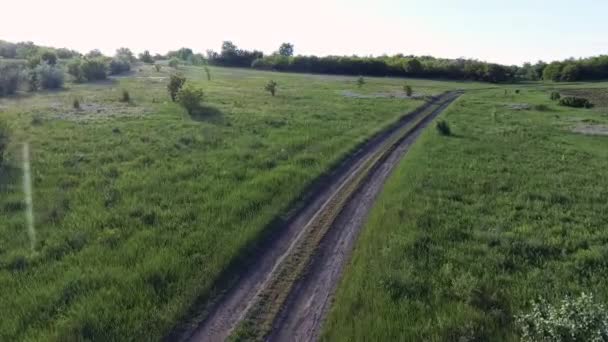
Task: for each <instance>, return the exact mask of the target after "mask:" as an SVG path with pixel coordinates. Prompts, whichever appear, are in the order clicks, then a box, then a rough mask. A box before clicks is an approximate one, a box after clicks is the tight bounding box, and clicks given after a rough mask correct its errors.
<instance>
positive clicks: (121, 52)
mask: <svg viewBox="0 0 608 342" xmlns="http://www.w3.org/2000/svg"><path fill="white" fill-rule="evenodd" d="M115 57H116V58H118V59H123V60H126V61H128V62H129V63H133V62H135V55H134V54H133V52H132V51H131V50H130V49H129V48H125V47H121V48H119V49H118V50H116V56H115Z"/></svg>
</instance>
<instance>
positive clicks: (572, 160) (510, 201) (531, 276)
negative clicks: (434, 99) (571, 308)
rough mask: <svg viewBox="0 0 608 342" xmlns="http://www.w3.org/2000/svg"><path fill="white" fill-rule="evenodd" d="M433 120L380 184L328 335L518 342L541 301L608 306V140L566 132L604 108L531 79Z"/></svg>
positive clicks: (474, 96) (468, 97)
mask: <svg viewBox="0 0 608 342" xmlns="http://www.w3.org/2000/svg"><path fill="white" fill-rule="evenodd" d="M604 85H605V84H604ZM582 86H584V85H582ZM513 102H517V103H529V104H533V105H540V104H545V105H547V106H548V109H547V110H543V111H535V110H523V111H516V110H512V109H509V105H510V104H512V103H513ZM492 112H494V114H492ZM442 116H443V118H445V119H446V120H448V121H449V122H450V125H451V128H452V133H453V136H452V137H444V136H440V135H439V133H438V132H437V131H436V130H433V129H427V130H426V131H425V133H424V134H423V135H422V137H421V139H420V140H419V141H418V142H417V143H416V144H415V145H414V146H413V148H412V150H411V151H410V152H409V154H408V155H407V156H406V157H405V159H404V160H403V161H402V162H401V164H400V165H399V166H398V168H397V170H396V171H395V173H394V174H393V175H392V176H391V178H390V179H389V181H388V182H387V184H386V186H385V190H384V192H383V193H382V194H381V196H380V198H379V200H378V202H377V203H376V205H375V206H374V208H373V210H372V213H371V216H370V218H369V221H368V223H367V225H366V226H365V227H364V229H363V231H362V234H361V236H360V239H359V241H358V243H357V246H356V249H355V251H354V255H353V259H352V262H351V263H350V265H349V266H348V267H347V270H346V272H345V276H344V278H343V279H342V281H341V284H340V286H339V289H338V292H337V295H336V299H335V303H334V305H333V308H332V309H331V312H330V315H329V317H328V320H327V322H326V325H325V328H324V334H323V340H326V341H499V340H507V341H516V340H518V336H519V335H518V333H519V331H518V328H517V326H516V324H515V323H514V321H515V317H516V315H518V314H521V313H526V312H528V310H530V302H531V301H533V300H536V299H538V298H539V297H542V298H544V299H546V300H547V301H549V302H551V303H558V302H560V301H561V300H562V298H564V296H565V295H567V294H570V295H574V296H577V295H578V294H580V293H581V292H583V291H584V292H591V293H594V294H595V298H596V300H597V301H599V302H603V303H607V302H608V287H606V279H607V277H608V262H607V260H608V245H607V242H608V230H606V223H607V222H608V190H607V189H608V187H607V185H608V173H607V172H606V170H607V169H608V137H600V136H586V135H580V134H575V133H573V132H571V129H572V127H573V126H575V125H577V124H578V123H581V122H587V123H589V122H592V123H595V124H604V125H605V124H607V123H608V116H607V115H606V114H605V109H598V110H597V111H589V110H578V109H564V108H562V107H557V106H555V105H553V104H550V103H549V91H548V90H547V91H545V90H542V89H534V88H531V87H530V88H525V89H524V90H522V93H521V94H520V95H516V96H512V95H505V92H504V90H502V89H499V90H487V91H480V92H471V93H468V94H465V95H464V96H463V97H462V98H461V99H460V100H458V102H456V103H455V104H453V105H452V106H451V107H450V108H449V109H448V111H447V112H446V113H444V115H442Z"/></svg>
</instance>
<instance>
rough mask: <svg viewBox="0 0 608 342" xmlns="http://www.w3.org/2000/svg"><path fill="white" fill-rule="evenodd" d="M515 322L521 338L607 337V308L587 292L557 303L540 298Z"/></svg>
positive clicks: (541, 339) (528, 339) (527, 340)
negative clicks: (552, 303) (557, 304)
mask: <svg viewBox="0 0 608 342" xmlns="http://www.w3.org/2000/svg"><path fill="white" fill-rule="evenodd" d="M516 323H517V325H518V326H519V328H520V331H521V340H522V341H523V342H533V341H598V342H599V341H608V310H607V309H606V307H605V306H604V305H603V304H601V303H598V302H597V301H596V300H595V299H594V298H593V295H591V294H585V293H582V294H581V295H580V296H579V297H577V298H571V297H566V298H565V299H563V300H562V302H561V304H560V305H559V306H554V305H551V304H548V303H547V302H546V301H544V300H540V301H539V302H536V303H533V304H532V310H531V311H530V312H529V313H526V314H523V315H520V316H518V317H517V318H516Z"/></svg>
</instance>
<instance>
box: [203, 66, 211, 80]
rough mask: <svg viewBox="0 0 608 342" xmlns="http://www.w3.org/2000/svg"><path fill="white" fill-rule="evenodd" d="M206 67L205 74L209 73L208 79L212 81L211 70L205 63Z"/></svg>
mask: <svg viewBox="0 0 608 342" xmlns="http://www.w3.org/2000/svg"><path fill="white" fill-rule="evenodd" d="M204 68H205V74H207V81H211V70H209V67H208V66H207V65H205V66H204Z"/></svg>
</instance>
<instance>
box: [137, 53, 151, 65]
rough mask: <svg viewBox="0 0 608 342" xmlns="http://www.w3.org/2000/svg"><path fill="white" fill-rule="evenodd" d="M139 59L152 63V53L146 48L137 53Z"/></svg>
mask: <svg viewBox="0 0 608 342" xmlns="http://www.w3.org/2000/svg"><path fill="white" fill-rule="evenodd" d="M139 60H140V61H142V62H144V63H149V64H151V63H154V60H153V59H152V55H151V54H150V51H148V50H146V51H144V52H142V53H140V54H139Z"/></svg>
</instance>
